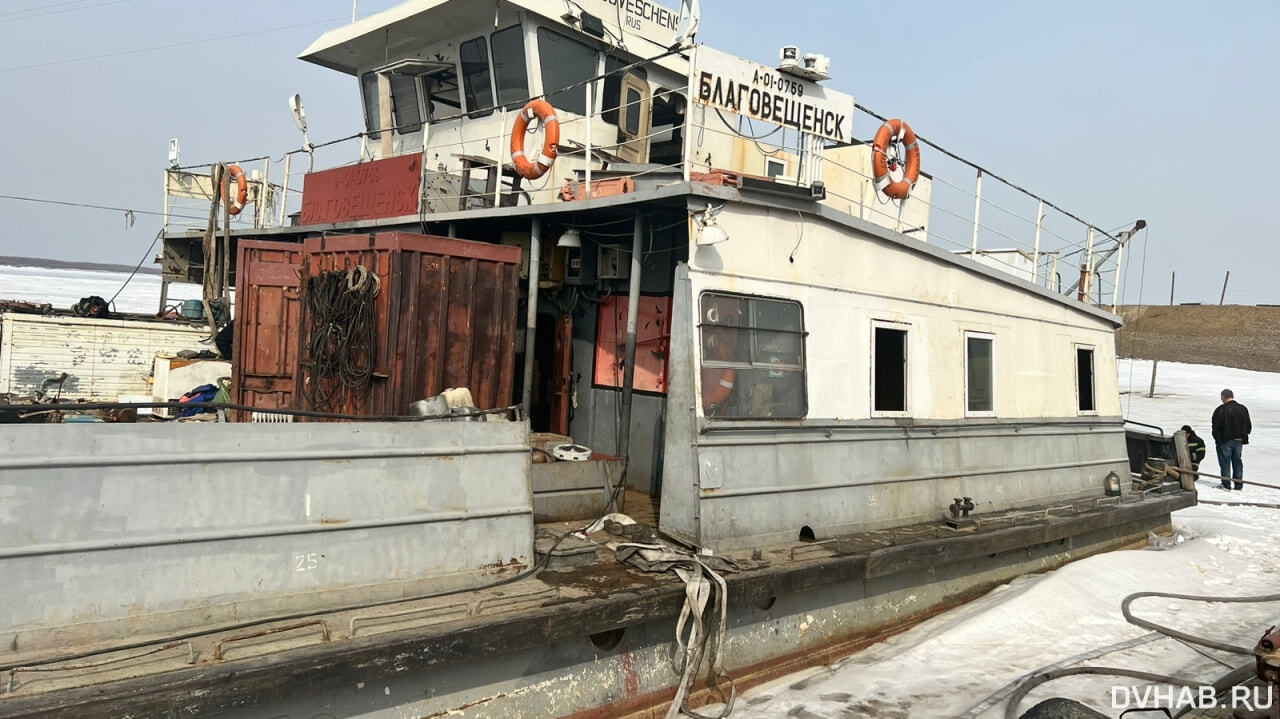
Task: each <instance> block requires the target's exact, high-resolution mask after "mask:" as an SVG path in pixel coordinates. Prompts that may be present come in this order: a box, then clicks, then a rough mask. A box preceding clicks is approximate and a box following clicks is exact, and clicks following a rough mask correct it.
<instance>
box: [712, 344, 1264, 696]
mask: <svg viewBox="0 0 1280 719" xmlns="http://www.w3.org/2000/svg"><path fill="white" fill-rule="evenodd" d="M1130 377H1132V386H1133V387H1134V388H1135V390H1136V392H1134V393H1130V394H1126V395H1124V396H1123V397H1122V400H1123V404H1122V406H1124V407H1125V412H1126V416H1127V417H1128V418H1130V419H1134V420H1138V421H1141V422H1147V423H1150V424H1156V425H1161V426H1163V427H1164V428H1165V429H1166V430H1167V431H1170V432H1172V431H1173V430H1176V429H1177V428H1179V427H1181V426H1182V425H1183V424H1190V425H1191V426H1192V427H1193V428H1195V429H1196V431H1197V432H1198V433H1200V434H1202V435H1203V436H1205V437H1206V438H1208V437H1209V417H1210V415H1211V414H1212V412H1213V409H1214V407H1215V406H1217V404H1218V393H1219V392H1220V391H1221V390H1222V389H1223V388H1230V389H1232V390H1234V391H1235V393H1236V397H1237V399H1238V400H1239V401H1240V402H1241V403H1242V404H1244V405H1246V406H1247V407H1249V410H1250V413H1251V415H1252V418H1253V424H1254V432H1255V433H1254V435H1253V436H1251V437H1250V444H1249V445H1248V446H1247V447H1246V448H1245V453H1244V462H1245V478H1246V479H1255V480H1257V481H1260V482H1267V483H1271V484H1280V436H1278V435H1277V433H1276V418H1277V417H1280V374H1270V373H1264V372H1250V371H1246V370H1236V369H1227V368H1222V367H1208V366H1201V365H1186V364H1172V363H1163V362H1162V363H1161V364H1160V366H1159V370H1158V375H1157V382H1156V396H1155V397H1154V398H1150V399H1149V398H1147V397H1146V390H1147V388H1148V386H1149V384H1150V380H1151V363H1150V362H1146V361H1141V360H1135V361H1132V362H1130V361H1128V360H1124V361H1122V362H1121V365H1120V386H1121V391H1122V392H1124V391H1127V389H1128V387H1129V386H1130ZM1207 441H1208V442H1209V445H1210V446H1209V456H1208V457H1206V460H1207V461H1206V462H1205V465H1204V468H1205V469H1206V470H1208V471H1212V472H1216V471H1217V469H1216V467H1217V462H1216V459H1215V458H1214V455H1213V446H1212V440H1211V439H1207ZM1201 486H1202V491H1201V498H1202V499H1205V500H1216V501H1223V500H1238V501H1252V502H1269V503H1280V491H1277V490H1270V489H1264V488H1257V487H1248V486H1246V488H1245V491H1243V492H1240V493H1235V492H1230V493H1229V492H1223V491H1221V490H1218V489H1213V488H1212V487H1211V486H1209V484H1208V483H1204V484H1202V485H1201ZM1173 526H1174V531H1175V542H1176V543H1175V544H1173V546H1171V547H1169V548H1167V549H1163V550H1156V549H1148V550H1143V551H1124V552H1111V553H1108V554H1104V555H1099V556H1094V557H1090V558H1088V559H1084V560H1081V561H1078V562H1074V563H1072V564H1069V565H1067V566H1065V567H1063V568H1061V569H1059V570H1057V571H1054V572H1050V573H1047V574H1041V575H1035V576H1027V577H1021V578H1019V579H1017V580H1015V581H1013V582H1011V583H1010V584H1008V585H1005V586H1002V587H999V588H997V589H996V590H994V591H992V592H991V593H989V594H988V595H986V596H985V597H982V598H981V599H978V600H976V601H973V602H970V603H969V604H967V605H965V606H962V607H959V608H957V609H955V610H953V611H950V612H947V613H945V614H942V615H940V616H937V617H934V618H932V619H930V620H928V621H926V622H924V623H922V624H920V625H918V626H916V627H914V628H913V629H911V630H910V631H907V632H904V633H903V634H900V635H897V636H895V637H892V638H890V639H888V640H886V641H884V642H881V643H879V644H876V645H874V646H872V647H869V648H868V649H866V650H864V651H862V652H859V653H857V654H855V655H853V656H851V657H848V658H846V659H844V660H842V661H841V662H839V663H837V664H835V665H833V666H829V667H820V668H818V669H814V670H810V671H807V672H802V673H800V674H795V675H792V676H789V677H786V678H784V679H781V680H778V681H775V682H772V683H770V684H768V685H764V686H761V687H756V688H754V689H752V690H751V691H749V692H746V693H745V694H744V695H743V696H741V697H739V702H738V705H737V706H736V707H735V710H734V712H733V719H766V718H768V719H773V718H774V717H799V718H800V719H825V718H831V719H835V718H836V717H840V718H844V717H883V718H886V719H889V718H893V719H903V718H906V717H926V718H930V719H932V718H935V717H967V718H969V719H977V718H978V717H981V718H982V719H992V718H995V717H1003V716H1005V713H1004V712H1005V702H1003V701H1000V702H991V705H990V706H988V707H987V708H985V709H983V708H982V706H983V704H984V700H987V699H988V698H989V697H991V696H992V695H994V694H997V693H999V692H1001V690H1002V689H1005V688H1006V687H1008V686H1009V685H1010V684H1011V683H1013V682H1015V681H1016V680H1018V679H1019V678H1020V677H1023V676H1024V675H1026V674H1028V673H1030V672H1033V671H1035V670H1037V669H1040V668H1043V667H1046V666H1048V665H1051V664H1055V663H1058V662H1062V661H1063V660H1066V659H1071V658H1073V657H1077V656H1078V655H1081V654H1085V653H1088V652H1090V650H1094V649H1098V648H1103V647H1108V646H1110V645H1113V644H1116V643H1119V642H1123V641H1125V640H1130V639H1137V638H1142V637H1144V635H1147V634H1148V632H1147V630H1145V629H1141V628H1139V627H1136V626H1133V625H1131V624H1128V623H1127V622H1125V620H1124V618H1123V616H1121V613H1120V602H1121V600H1122V599H1123V598H1124V597H1125V596H1127V595H1129V594H1131V593H1133V592H1141V591H1163V592H1172V593H1180V594H1204V595H1219V596H1227V595H1230V596H1245V595H1259V594H1276V593H1280V552H1277V546H1278V544H1280V510H1277V509H1265V508H1259V507H1228V506H1210V505H1199V506H1196V507H1192V508H1190V509H1186V510H1182V511H1180V512H1178V513H1176V514H1175V515H1174V518H1173ZM1133 612H1134V614H1135V615H1136V616H1140V617H1143V618H1146V619H1149V620H1152V621H1154V622H1157V623H1159V624H1163V625H1165V626H1170V627H1174V628H1177V629H1180V630H1183V631H1186V632H1189V633H1191V634H1195V635H1199V636H1206V637H1213V638H1215V639H1217V640H1219V641H1223V642H1226V643H1230V644H1235V645H1238V646H1245V647H1252V646H1253V645H1254V644H1255V643H1256V642H1257V640H1258V638H1259V637H1260V636H1261V635H1262V633H1263V632H1264V631H1265V630H1266V629H1267V628H1268V627H1270V626H1272V625H1274V624H1278V623H1280V603H1270V604H1221V603H1219V604H1206V603H1201V602H1192V601H1183V600H1172V599H1163V598H1148V599H1140V600H1138V601H1136V602H1135V603H1134V604H1133ZM1252 661H1253V660H1252V657H1246V656H1239V655H1233V654H1229V653H1225V652H1219V651H1216V650H1211V649H1203V648H1197V649H1191V648H1190V647H1189V646H1188V645H1184V644H1181V643H1178V642H1176V641H1174V640H1172V639H1168V638H1164V637H1161V638H1159V639H1153V640H1150V641H1145V642H1143V643H1139V644H1137V645H1136V646H1133V647H1131V648H1127V649H1125V650H1122V651H1117V652H1112V653H1108V654H1104V655H1101V656H1098V657H1096V658H1091V659H1088V660H1085V661H1077V662H1074V663H1072V664H1071V665H1072V666H1076V665H1091V666H1108V667H1120V668H1128V669H1136V670H1141V671H1147V672H1153V673H1157V674H1165V675H1175V676H1179V677H1185V678H1189V679H1192V680H1195V681H1198V682H1203V683H1204V684H1210V683H1212V682H1213V681H1214V680H1215V679H1217V678H1219V677H1220V676H1222V675H1224V674H1226V673H1227V672H1228V671H1229V668H1230V667H1234V666H1239V665H1240V664H1243V663H1246V662H1252ZM1147 689H1148V686H1147V685H1145V684H1144V683H1143V682H1142V681H1140V680H1135V679H1125V678H1121V677H1097V676H1092V677H1084V676H1077V677H1068V678H1064V679H1059V680H1056V681H1053V682H1050V683H1048V684H1045V685H1042V686H1041V687H1040V688H1038V689H1036V690H1035V691H1033V692H1032V693H1031V694H1030V695H1028V696H1027V698H1026V699H1025V700H1023V702H1022V703H1021V705H1020V707H1021V710H1020V711H1019V713H1018V715H1020V714H1021V712H1023V711H1026V710H1027V709H1029V708H1030V707H1032V706H1034V705H1035V704H1036V703H1037V702H1039V701H1041V700H1043V699H1047V698H1049V697H1052V696H1065V697H1070V698H1073V699H1076V700H1078V701H1082V702H1085V703H1087V704H1089V705H1090V706H1092V707H1093V708H1094V709H1096V710H1098V711H1100V712H1102V713H1103V714H1105V715H1107V716H1111V717H1115V716H1118V715H1119V714H1120V712H1121V711H1122V710H1123V709H1124V708H1125V706H1126V705H1127V706H1128V707H1129V708H1132V707H1135V706H1137V703H1138V701H1139V699H1138V696H1141V692H1143V691H1144V690H1147ZM1135 691H1136V692H1138V695H1137V696H1135V694H1134V693H1132V692H1135ZM1164 691H1166V692H1170V690H1169V689H1167V688H1166V689H1164ZM1171 698H1172V699H1173V700H1174V702H1175V703H1176V702H1177V701H1178V699H1179V695H1178V694H1177V693H1176V692H1174V693H1172V697H1171ZM1263 698H1264V699H1265V695H1264V697H1263ZM1147 699H1148V701H1150V700H1152V699H1154V695H1147ZM1150 705H1151V704H1150V703H1148V704H1147V706H1150ZM1130 716H1136V714H1131V715H1130ZM1140 716H1157V715H1156V714H1153V713H1149V712H1148V713H1143V714H1140Z"/></svg>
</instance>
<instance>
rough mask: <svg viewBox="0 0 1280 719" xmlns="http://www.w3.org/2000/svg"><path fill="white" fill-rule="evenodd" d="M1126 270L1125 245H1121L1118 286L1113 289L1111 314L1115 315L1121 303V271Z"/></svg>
mask: <svg viewBox="0 0 1280 719" xmlns="http://www.w3.org/2000/svg"><path fill="white" fill-rule="evenodd" d="M1123 270H1124V245H1120V249H1119V250H1118V251H1117V252H1116V284H1115V287H1113V288H1112V289H1111V313H1112V314H1115V311H1116V307H1117V306H1118V305H1119V303H1120V280H1121V279H1122V278H1123V275H1121V274H1120V273H1121V271H1123Z"/></svg>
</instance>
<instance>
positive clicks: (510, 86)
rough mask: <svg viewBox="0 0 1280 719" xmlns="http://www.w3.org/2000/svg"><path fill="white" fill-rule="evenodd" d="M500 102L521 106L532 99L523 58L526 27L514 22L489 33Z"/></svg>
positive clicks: (508, 105) (500, 104)
mask: <svg viewBox="0 0 1280 719" xmlns="http://www.w3.org/2000/svg"><path fill="white" fill-rule="evenodd" d="M489 47H490V49H491V50H492V53H493V78H494V84H495V85H496V86H497V88H498V106H499V107H505V108H508V109H510V108H514V107H520V106H521V105H523V104H524V103H525V102H526V101H528V99H529V71H528V67H527V66H526V65H525V61H524V28H522V27H520V26H519V25H513V26H511V27H509V28H506V29H504V30H499V31H497V32H495V33H494V34H493V35H491V36H490V37H489Z"/></svg>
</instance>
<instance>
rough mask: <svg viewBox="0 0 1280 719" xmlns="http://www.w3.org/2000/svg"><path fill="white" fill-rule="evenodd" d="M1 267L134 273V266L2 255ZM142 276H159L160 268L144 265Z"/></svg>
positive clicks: (139, 271) (140, 272)
mask: <svg viewBox="0 0 1280 719" xmlns="http://www.w3.org/2000/svg"><path fill="white" fill-rule="evenodd" d="M0 265H10V266H13V267H39V268H43V269H52V270H91V271H96V272H124V273H125V274H128V273H130V272H133V265H113V264H109V263H105V262H74V261H71V260H51V259H45V258H43V257H10V256H6V255H0ZM138 274H140V275H159V274H160V268H158V267H153V266H146V265H144V266H143V267H142V268H141V269H139V270H138Z"/></svg>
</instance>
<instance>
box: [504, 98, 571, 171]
mask: <svg viewBox="0 0 1280 719" xmlns="http://www.w3.org/2000/svg"><path fill="white" fill-rule="evenodd" d="M535 117H536V118H538V122H539V123H541V125H542V127H543V129H544V130H545V132H546V139H545V140H544V141H543V143H542V152H541V154H539V155H538V159H537V160H534V161H531V160H529V158H528V157H527V156H526V155H525V154H524V136H525V133H526V132H528V130H529V123H530V122H532V121H533V118H535ZM559 144H560V121H559V120H558V119H556V109H555V108H554V107H552V106H551V103H549V102H547V101H546V100H542V99H537V100H530V101H529V104H527V105H525V106H524V108H523V109H521V110H520V114H519V115H517V116H516V126H515V127H514V128H512V130H511V163H512V164H513V165H515V168H516V172H518V173H520V176H521V177H523V178H524V179H526V180H536V179H538V178H539V177H542V176H543V175H545V174H547V170H550V169H551V165H552V164H553V163H554V162H555V161H556V147H557V146H558V145H559Z"/></svg>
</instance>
